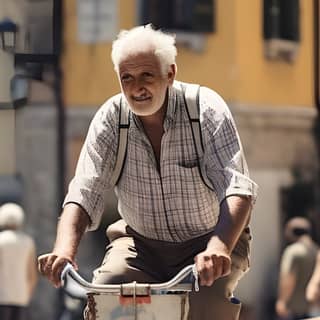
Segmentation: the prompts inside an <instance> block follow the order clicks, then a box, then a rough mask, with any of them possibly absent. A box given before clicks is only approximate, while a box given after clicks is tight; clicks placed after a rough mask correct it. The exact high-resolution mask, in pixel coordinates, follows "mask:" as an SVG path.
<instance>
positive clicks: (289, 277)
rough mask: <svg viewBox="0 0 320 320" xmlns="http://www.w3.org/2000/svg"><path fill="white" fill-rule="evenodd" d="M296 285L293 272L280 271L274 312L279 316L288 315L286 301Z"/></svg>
mask: <svg viewBox="0 0 320 320" xmlns="http://www.w3.org/2000/svg"><path fill="white" fill-rule="evenodd" d="M295 287H296V275H295V274H294V273H293V272H289V273H280V279H279V288H278V299H277V302H276V312H277V315H278V316H279V317H282V318H287V317H288V316H289V315H290V310H289V309H288V305H287V304H288V301H289V299H290V298H291V296H292V294H293V292H294V289H295Z"/></svg>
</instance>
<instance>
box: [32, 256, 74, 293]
mask: <svg viewBox="0 0 320 320" xmlns="http://www.w3.org/2000/svg"><path fill="white" fill-rule="evenodd" d="M68 262H69V263H71V264H72V265H73V267H74V268H75V269H78V267H77V265H76V264H75V262H74V261H72V260H71V259H70V258H68V257H66V256H63V255H58V254H55V253H46V254H43V255H41V256H39V257H38V269H39V272H40V273H41V274H42V275H43V276H45V277H47V278H48V279H49V281H50V282H51V283H52V284H53V285H54V286H55V287H56V288H59V287H60V286H61V279H60V278H61V272H62V270H63V268H64V267H65V266H66V264H67V263H68Z"/></svg>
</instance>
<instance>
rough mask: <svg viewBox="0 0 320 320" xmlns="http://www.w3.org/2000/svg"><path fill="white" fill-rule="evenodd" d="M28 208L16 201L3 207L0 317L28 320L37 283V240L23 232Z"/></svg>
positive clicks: (0, 259) (0, 238)
mask: <svg viewBox="0 0 320 320" xmlns="http://www.w3.org/2000/svg"><path fill="white" fill-rule="evenodd" d="M23 222H24V211H23V209H22V208H21V207H20V206H19V205H17V204H15V203H6V204H4V205H2V206H1V207H0V229H1V231H0V319H1V320H26V319H27V307H28V305H29V303H30V300H31V297H32V295H33V292H34V289H35V286H36V283H37V274H38V273H37V264H36V250H35V244H34V241H33V239H32V238H31V236H29V235H27V234H26V233H25V232H23V231H22V230H21V229H22V226H23Z"/></svg>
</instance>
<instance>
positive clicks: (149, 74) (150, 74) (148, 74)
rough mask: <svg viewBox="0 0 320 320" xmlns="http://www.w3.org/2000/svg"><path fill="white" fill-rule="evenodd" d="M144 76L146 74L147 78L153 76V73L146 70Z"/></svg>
mask: <svg viewBox="0 0 320 320" xmlns="http://www.w3.org/2000/svg"><path fill="white" fill-rule="evenodd" d="M143 76H144V77H145V78H147V79H151V78H153V74H152V73H150V72H145V73H144V74H143Z"/></svg>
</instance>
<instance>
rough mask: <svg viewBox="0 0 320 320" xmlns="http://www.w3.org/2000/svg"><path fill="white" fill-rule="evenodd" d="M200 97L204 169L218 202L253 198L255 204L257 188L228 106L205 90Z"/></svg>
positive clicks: (215, 95) (212, 93) (214, 93)
mask: <svg viewBox="0 0 320 320" xmlns="http://www.w3.org/2000/svg"><path fill="white" fill-rule="evenodd" d="M201 95H202V96H203V98H202V100H201V104H200V105H201V109H200V111H201V113H200V114H201V118H200V120H201V122H202V124H201V127H202V132H203V142H204V150H205V153H204V165H205V168H206V173H207V177H208V179H209V181H210V182H211V184H212V186H213V189H214V191H215V192H216V195H217V198H218V200H219V202H220V203H221V202H222V201H223V200H224V199H225V198H226V197H228V196H231V195H241V196H250V197H251V198H252V201H253V202H255V200H256V197H257V189H258V186H257V184H256V183H255V182H254V181H253V180H252V179H250V176H249V171H248V166H247V162H246V159H245V156H244V153H243V148H242V145H241V141H240V138H239V134H238V131H237V128H236V126H235V123H234V120H233V117H232V115H231V112H230V110H229V108H228V106H227V104H226V103H225V102H224V100H223V99H222V98H221V97H220V96H219V95H218V94H217V93H216V92H214V91H212V90H210V89H207V88H204V89H203V92H202V93H201ZM201 95H200V97H201Z"/></svg>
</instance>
